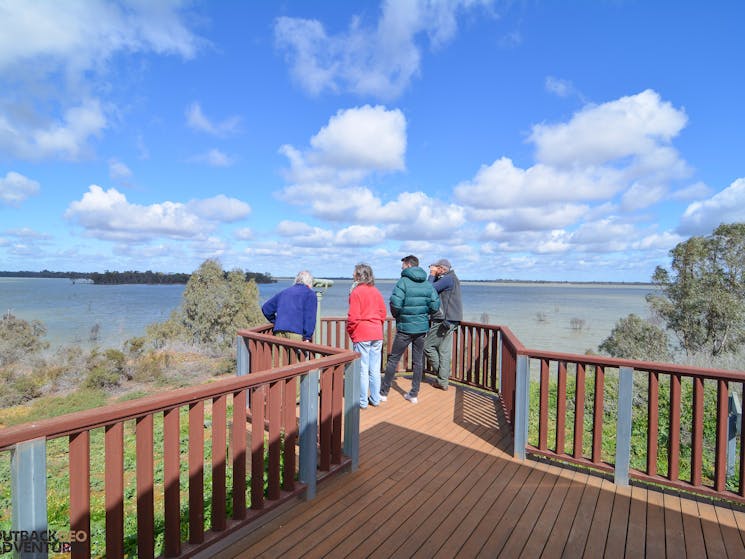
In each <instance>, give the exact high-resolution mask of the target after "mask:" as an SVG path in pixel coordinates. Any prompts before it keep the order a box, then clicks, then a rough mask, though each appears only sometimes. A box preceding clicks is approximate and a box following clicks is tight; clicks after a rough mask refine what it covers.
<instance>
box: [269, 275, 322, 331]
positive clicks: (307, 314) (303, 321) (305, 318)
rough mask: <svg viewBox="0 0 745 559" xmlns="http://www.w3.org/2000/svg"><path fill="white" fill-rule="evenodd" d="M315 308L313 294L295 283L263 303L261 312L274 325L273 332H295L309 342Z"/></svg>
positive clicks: (314, 319)
mask: <svg viewBox="0 0 745 559" xmlns="http://www.w3.org/2000/svg"><path fill="white" fill-rule="evenodd" d="M316 306H317V303H316V294H315V292H314V291H313V290H312V289H311V288H310V287H308V286H307V285H305V284H302V283H296V284H295V285H293V286H291V287H288V288H287V289H284V290H282V291H280V292H279V293H277V294H276V295H274V296H273V297H272V298H271V299H269V300H268V301H267V302H266V303H264V304H263V305H262V306H261V312H263V313H264V316H265V317H266V319H267V320H268V321H269V322H273V323H274V332H295V333H296V334H300V335H301V336H302V337H303V339H304V340H310V339H311V338H313V330H315V328H316Z"/></svg>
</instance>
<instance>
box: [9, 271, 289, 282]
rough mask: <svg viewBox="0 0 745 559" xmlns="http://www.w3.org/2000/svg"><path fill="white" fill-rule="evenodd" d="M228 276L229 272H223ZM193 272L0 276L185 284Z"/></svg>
mask: <svg viewBox="0 0 745 559" xmlns="http://www.w3.org/2000/svg"><path fill="white" fill-rule="evenodd" d="M223 273H224V274H225V276H226V277H227V274H228V272H223ZM191 275H192V274H183V273H163V272H153V271H151V270H147V271H146V272H138V271H133V270H129V271H125V272H112V271H109V270H106V271H105V272H103V273H101V272H51V271H49V270H42V271H41V272H30V271H19V272H5V271H0V277H6V278H53V279H70V280H73V281H75V280H90V281H91V282H93V283H94V284H97V285H123V284H146V285H174V284H185V283H187V282H188V281H189V278H191ZM245 279H246V281H251V280H253V281H254V282H256V283H276V281H277V280H276V279H274V278H273V277H272V275H271V274H270V273H269V272H245Z"/></svg>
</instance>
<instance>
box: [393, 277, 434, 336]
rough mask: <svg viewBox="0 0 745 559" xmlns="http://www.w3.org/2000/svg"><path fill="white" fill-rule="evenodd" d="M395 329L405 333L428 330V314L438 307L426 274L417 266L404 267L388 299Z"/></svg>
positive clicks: (417, 332)
mask: <svg viewBox="0 0 745 559" xmlns="http://www.w3.org/2000/svg"><path fill="white" fill-rule="evenodd" d="M390 306H391V314H392V315H393V317H394V318H395V319H396V330H398V331H399V332H404V333H406V334H422V333H424V332H427V331H428V330H429V315H430V314H433V313H435V312H436V311H437V309H439V308H440V298H439V297H438V296H437V291H435V288H434V287H432V284H431V283H430V282H428V281H427V274H426V273H425V271H424V270H422V269H421V268H420V267H419V266H413V267H411V268H405V269H403V270H402V271H401V279H400V280H398V281H397V282H396V285H395V286H394V288H393V293H391V299H390Z"/></svg>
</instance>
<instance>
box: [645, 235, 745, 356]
mask: <svg viewBox="0 0 745 559" xmlns="http://www.w3.org/2000/svg"><path fill="white" fill-rule="evenodd" d="M670 255H671V256H672V264H671V268H672V270H671V271H668V270H666V269H664V268H662V267H660V266H658V267H657V269H656V270H655V273H654V276H653V278H652V279H653V281H654V283H655V284H657V285H658V286H659V287H660V288H661V289H662V295H649V296H647V301H648V302H649V304H650V305H651V307H652V309H653V310H654V311H655V312H656V313H657V314H658V315H659V316H660V317H661V318H662V319H664V320H665V322H666V323H667V327H668V328H669V329H670V330H672V331H673V332H675V334H676V335H677V337H678V339H679V341H680V345H681V347H682V348H683V350H684V351H685V352H686V354H687V355H691V354H693V353H696V352H699V351H706V352H708V353H709V354H710V355H711V356H717V355H720V354H722V353H730V352H734V351H737V350H738V349H739V347H740V346H741V345H742V343H743V342H745V223H733V224H722V225H720V226H719V227H717V228H716V229H715V230H714V233H713V234H712V235H710V236H707V237H691V238H690V239H688V240H687V241H684V242H682V243H679V244H678V245H677V246H676V247H675V248H673V249H672V250H671V251H670Z"/></svg>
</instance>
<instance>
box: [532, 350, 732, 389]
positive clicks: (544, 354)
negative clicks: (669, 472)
mask: <svg viewBox="0 0 745 559" xmlns="http://www.w3.org/2000/svg"><path fill="white" fill-rule="evenodd" d="M518 353H519V354H520V355H527V356H528V357H531V358H533V359H549V360H553V361H569V362H572V363H583V364H585V365H600V366H603V367H615V368H620V367H632V368H633V369H634V370H636V371H647V372H650V373H675V374H679V375H684V376H689V377H706V378H710V379H721V380H732V381H737V382H742V381H745V371H730V370H727V369H710V368H705V367H694V366H692V365H680V364H677V363H664V362H662V361H641V360H635V359H620V358H617V357H605V356H602V355H587V354H580V353H563V352H558V351H544V350H538V349H524V350H521V351H519V352H518Z"/></svg>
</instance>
